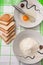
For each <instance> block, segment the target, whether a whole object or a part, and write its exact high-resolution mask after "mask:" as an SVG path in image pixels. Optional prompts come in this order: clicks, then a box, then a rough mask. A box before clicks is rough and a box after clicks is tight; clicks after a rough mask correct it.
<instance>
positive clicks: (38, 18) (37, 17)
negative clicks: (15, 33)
mask: <svg viewBox="0 0 43 65" xmlns="http://www.w3.org/2000/svg"><path fill="white" fill-rule="evenodd" d="M31 1H32V3H31ZM22 3H24V4H25V5H26V2H22ZM29 3H30V4H31V5H33V4H35V5H36V6H37V8H38V9H40V4H39V3H38V2H37V1H36V0H30V2H29ZM20 4H21V3H20ZM20 4H19V5H18V7H20ZM30 4H29V6H30ZM41 7H42V6H41ZM20 8H21V7H20ZM22 10H23V11H24V12H26V13H27V12H28V13H27V14H29V15H31V16H33V17H35V22H32V23H30V22H27V23H25V22H23V20H22V19H21V17H20V16H21V13H19V12H18V11H17V10H16V9H15V11H14V18H15V20H16V23H17V24H19V25H21V26H23V27H26V28H32V27H35V26H37V25H39V24H40V23H41V22H42V20H43V16H42V14H41V13H39V11H35V9H34V7H32V8H31V9H27V8H26V6H25V7H24V8H22Z"/></svg>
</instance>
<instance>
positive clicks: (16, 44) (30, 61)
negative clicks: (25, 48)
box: [13, 30, 43, 64]
mask: <svg viewBox="0 0 43 65" xmlns="http://www.w3.org/2000/svg"><path fill="white" fill-rule="evenodd" d="M26 37H31V38H34V39H35V40H36V41H38V42H39V44H41V45H43V39H42V36H41V35H40V33H38V32H36V31H34V30H26V31H23V32H21V33H20V34H19V35H17V37H16V39H15V40H14V43H13V51H14V54H15V55H16V56H17V58H18V60H19V61H21V62H23V63H26V64H34V63H37V62H39V61H40V60H41V59H43V55H41V54H39V53H38V52H37V53H36V55H35V58H34V59H30V58H28V59H25V58H23V57H19V56H23V54H22V53H21V51H20V48H19V44H20V41H21V40H22V39H24V38H26ZM40 52H41V53H43V50H41V51H40Z"/></svg>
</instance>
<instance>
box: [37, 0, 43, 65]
mask: <svg viewBox="0 0 43 65" xmlns="http://www.w3.org/2000/svg"><path fill="white" fill-rule="evenodd" d="M38 1H39V2H40V3H41V4H42V5H43V0H38ZM40 33H41V34H42V35H43V21H42V23H41V24H40ZM41 65H43V59H42V60H41Z"/></svg>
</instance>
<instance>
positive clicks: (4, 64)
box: [0, 0, 43, 65]
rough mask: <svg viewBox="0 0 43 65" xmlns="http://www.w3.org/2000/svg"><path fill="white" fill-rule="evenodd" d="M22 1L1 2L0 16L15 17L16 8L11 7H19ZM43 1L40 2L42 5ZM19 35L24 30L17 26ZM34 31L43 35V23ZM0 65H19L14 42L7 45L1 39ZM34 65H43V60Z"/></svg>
mask: <svg viewBox="0 0 43 65" xmlns="http://www.w3.org/2000/svg"><path fill="white" fill-rule="evenodd" d="M20 1H21V0H0V15H2V14H5V13H9V14H13V15H14V8H13V7H12V6H11V5H14V4H15V5H17V4H18V3H19V2H20ZM42 1H43V0H39V2H41V4H43V2H42ZM16 29H17V34H18V33H19V32H21V31H23V30H25V29H24V28H22V27H21V26H19V25H17V28H16ZM33 29H34V30H36V31H38V32H40V33H41V34H42V35H43V21H42V23H41V24H40V25H39V26H37V27H35V28H33ZM0 65H19V62H18V60H17V58H16V56H15V55H14V53H13V41H12V42H11V43H10V44H9V45H6V44H5V43H4V41H3V40H2V39H1V38H0ZM34 65H43V60H42V61H41V62H39V63H37V64H34Z"/></svg>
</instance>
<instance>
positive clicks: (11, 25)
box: [0, 14, 16, 44]
mask: <svg viewBox="0 0 43 65" xmlns="http://www.w3.org/2000/svg"><path fill="white" fill-rule="evenodd" d="M15 29H16V26H15V22H14V17H13V16H12V15H10V14H4V15H3V16H1V17H0V37H1V38H2V39H3V40H4V41H5V42H6V43H7V44H9V43H10V42H11V41H12V40H13V39H14V38H15Z"/></svg>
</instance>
